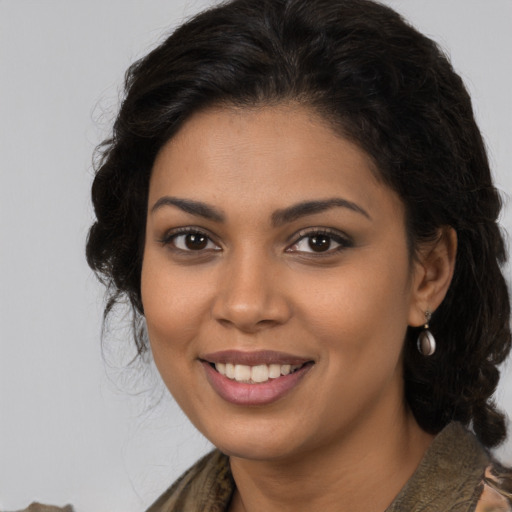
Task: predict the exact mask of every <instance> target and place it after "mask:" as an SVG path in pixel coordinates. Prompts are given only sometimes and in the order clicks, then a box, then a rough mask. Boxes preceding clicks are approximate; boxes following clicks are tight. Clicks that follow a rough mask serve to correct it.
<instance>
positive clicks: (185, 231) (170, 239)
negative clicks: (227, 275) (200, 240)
mask: <svg viewBox="0 0 512 512" xmlns="http://www.w3.org/2000/svg"><path fill="white" fill-rule="evenodd" d="M186 235H199V236H202V237H205V238H206V239H207V244H208V243H214V244H215V245H216V246H217V247H218V248H217V249H213V250H214V251H220V250H221V249H220V247H219V246H218V244H216V243H215V242H214V241H213V240H212V237H211V235H209V234H208V233H207V232H206V231H204V230H202V229H200V228H196V227H194V226H190V227H184V228H177V229H173V230H172V231H169V232H167V233H166V234H165V235H164V236H163V237H162V238H161V239H160V240H158V241H159V242H160V243H161V244H162V245H164V246H172V249H173V250H174V251H177V252H180V253H194V252H195V253H198V254H199V253H201V252H204V249H200V250H194V249H188V250H187V249H181V248H179V247H176V245H175V241H176V239H177V238H179V237H181V236H183V237H184V236H186ZM208 250H209V251H211V250H212V249H208Z"/></svg>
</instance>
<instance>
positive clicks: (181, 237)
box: [167, 231, 220, 252]
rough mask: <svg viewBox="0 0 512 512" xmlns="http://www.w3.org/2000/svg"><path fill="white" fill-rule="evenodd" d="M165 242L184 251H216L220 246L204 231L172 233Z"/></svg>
mask: <svg viewBox="0 0 512 512" xmlns="http://www.w3.org/2000/svg"><path fill="white" fill-rule="evenodd" d="M167 243H170V244H171V245H173V246H174V247H175V248H176V249H179V250H180V251H185V252H200V251H218V250H220V247H219V246H218V245H216V244H215V243H214V242H213V241H212V240H211V239H210V238H209V237H208V235H206V234H205V233H201V232H199V231H198V232H195V231H191V232H186V233H178V234H175V235H172V236H171V237H170V239H169V241H168V242H167Z"/></svg>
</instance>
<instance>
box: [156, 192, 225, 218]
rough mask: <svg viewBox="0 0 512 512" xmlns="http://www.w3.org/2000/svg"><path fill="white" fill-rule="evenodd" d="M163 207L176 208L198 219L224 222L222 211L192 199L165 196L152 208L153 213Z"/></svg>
mask: <svg viewBox="0 0 512 512" xmlns="http://www.w3.org/2000/svg"><path fill="white" fill-rule="evenodd" d="M162 206H176V207H177V208H179V209H180V210H183V211H184V212H186V213H190V214H191V215H196V216H197V217H203V218H205V219H209V220H213V221H215V222H224V220H225V215H224V213H223V212H222V211H221V210H218V209H217V208H215V207H214V206H210V205H208V204H206V203H203V202H201V201H193V200H191V199H179V198H177V197H169V196H164V197H161V198H160V199H159V200H158V201H157V202H156V203H155V204H154V205H153V207H152V208H151V213H153V212H155V211H156V210H159V209H160V208H162Z"/></svg>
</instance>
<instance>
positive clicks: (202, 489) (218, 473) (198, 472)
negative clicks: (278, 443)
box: [146, 450, 235, 512]
mask: <svg viewBox="0 0 512 512" xmlns="http://www.w3.org/2000/svg"><path fill="white" fill-rule="evenodd" d="M234 488H235V484H234V482H233V478H232V476H231V470H230V467H229V459H228V457H227V456H226V455H224V454H223V453H221V452H220V451H219V450H214V451H212V452H210V453H209V454H207V455H205V456H204V457H203V458H202V459H200V460H199V461H198V462H196V463H195V464H194V465H193V466H192V467H191V468H190V469H188V470H187V471H186V472H185V473H184V474H183V475H182V476H181V477H180V478H178V480H176V482H174V484H173V485H172V486H171V487H170V488H169V489H168V490H167V491H166V492H164V494H162V496H160V498H158V500H157V501H155V503H153V505H151V507H149V508H148V510H147V511H146V512H178V511H179V512H195V511H197V510H201V511H202V512H224V511H225V510H226V508H227V506H228V505H229V502H230V501H231V496H232V494H233V491H234Z"/></svg>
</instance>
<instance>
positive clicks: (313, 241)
mask: <svg viewBox="0 0 512 512" xmlns="http://www.w3.org/2000/svg"><path fill="white" fill-rule="evenodd" d="M330 245H331V239H330V237H328V236H326V235H316V236H311V237H310V238H309V247H310V248H311V249H313V251H316V252H322V251H326V250H327V249H329V246H330Z"/></svg>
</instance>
